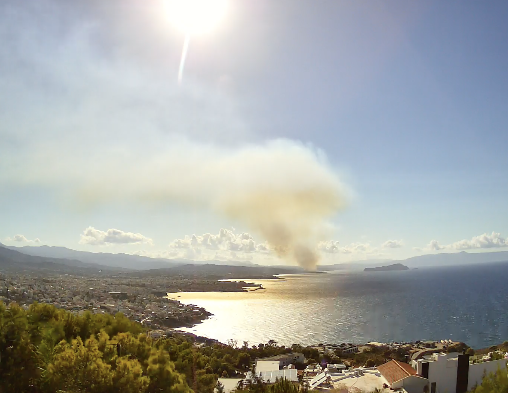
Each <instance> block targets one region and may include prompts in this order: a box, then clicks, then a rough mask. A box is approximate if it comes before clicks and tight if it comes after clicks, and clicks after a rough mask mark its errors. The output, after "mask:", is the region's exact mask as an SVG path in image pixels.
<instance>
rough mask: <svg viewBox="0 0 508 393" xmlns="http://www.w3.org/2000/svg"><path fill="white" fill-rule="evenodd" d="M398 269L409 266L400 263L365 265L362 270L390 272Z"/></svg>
mask: <svg viewBox="0 0 508 393" xmlns="http://www.w3.org/2000/svg"><path fill="white" fill-rule="evenodd" d="M398 270H409V268H408V267H407V266H406V265H403V264H402V263H394V264H393V265H388V266H378V267H366V268H365V269H363V271H364V272H391V271H398Z"/></svg>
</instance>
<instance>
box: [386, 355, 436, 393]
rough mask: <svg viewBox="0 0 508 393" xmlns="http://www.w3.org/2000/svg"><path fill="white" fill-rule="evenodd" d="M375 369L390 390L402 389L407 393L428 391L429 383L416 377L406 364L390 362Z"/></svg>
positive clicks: (414, 372) (418, 376)
mask: <svg viewBox="0 0 508 393" xmlns="http://www.w3.org/2000/svg"><path fill="white" fill-rule="evenodd" d="M377 369H378V370H379V372H380V373H381V375H382V376H383V377H384V378H385V380H386V383H387V385H388V386H389V387H390V388H391V389H394V390H398V389H403V390H405V391H406V392H408V393H424V392H426V391H427V390H428V385H429V381H428V380H427V379H426V378H423V377H421V376H420V375H417V374H416V371H415V370H414V369H413V368H412V367H411V366H410V365H409V364H407V363H402V362H398V361H396V360H391V361H389V362H388V363H385V364H383V365H381V366H379V367H378V368H377Z"/></svg>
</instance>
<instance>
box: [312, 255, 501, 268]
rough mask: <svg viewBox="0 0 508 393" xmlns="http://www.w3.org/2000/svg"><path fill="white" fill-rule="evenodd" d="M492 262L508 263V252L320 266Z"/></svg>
mask: <svg viewBox="0 0 508 393" xmlns="http://www.w3.org/2000/svg"><path fill="white" fill-rule="evenodd" d="M490 262H508V251H497V252H481V253H469V252H466V251H461V252H455V253H440V254H426V255H420V256H417V257H411V258H407V259H403V260H390V259H379V260H368V261H358V262H350V263H343V264H336V265H325V266H319V270H324V271H326V270H363V269H365V268H369V267H375V266H376V265H379V264H381V263H383V264H390V263H391V264H394V263H400V264H403V265H406V266H408V267H410V268H415V267H438V266H460V265H474V264H477V263H490Z"/></svg>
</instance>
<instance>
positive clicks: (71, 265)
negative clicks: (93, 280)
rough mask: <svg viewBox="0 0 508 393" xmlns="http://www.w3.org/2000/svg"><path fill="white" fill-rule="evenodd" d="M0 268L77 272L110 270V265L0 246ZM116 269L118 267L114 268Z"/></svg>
mask: <svg viewBox="0 0 508 393" xmlns="http://www.w3.org/2000/svg"><path fill="white" fill-rule="evenodd" d="M0 270H10V271H19V270H38V271H40V270H45V271H51V272H59V273H79V272H92V271H95V272H97V271H99V270H112V269H111V267H108V266H101V265H97V264H93V263H84V262H81V261H78V260H72V259H63V258H46V257H38V256H32V255H26V254H23V253H21V252H18V251H15V250H11V249H9V248H6V247H2V246H0ZM114 270H118V269H114Z"/></svg>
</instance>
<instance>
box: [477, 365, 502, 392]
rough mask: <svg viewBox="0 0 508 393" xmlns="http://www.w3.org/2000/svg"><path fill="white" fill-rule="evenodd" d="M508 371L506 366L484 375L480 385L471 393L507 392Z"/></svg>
mask: <svg viewBox="0 0 508 393" xmlns="http://www.w3.org/2000/svg"><path fill="white" fill-rule="evenodd" d="M507 392H508V373H507V370H506V368H504V369H499V370H498V371H497V372H495V373H490V374H488V375H486V376H485V377H483V381H482V383H481V384H480V385H478V386H476V387H475V388H474V389H473V390H472V391H471V393H507Z"/></svg>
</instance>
